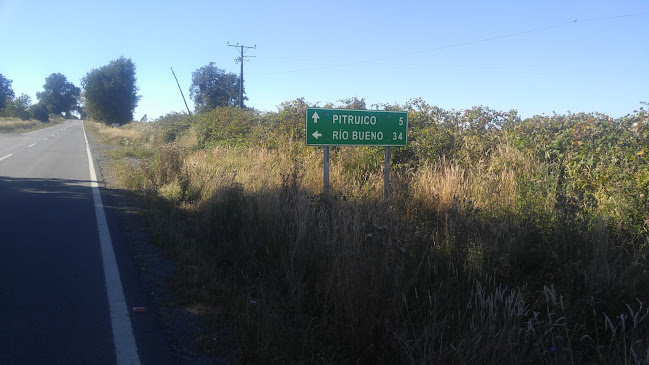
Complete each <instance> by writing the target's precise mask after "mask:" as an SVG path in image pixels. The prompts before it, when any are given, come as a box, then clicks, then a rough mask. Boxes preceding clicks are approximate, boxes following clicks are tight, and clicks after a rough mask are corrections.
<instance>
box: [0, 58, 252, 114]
mask: <svg viewBox="0 0 649 365" xmlns="http://www.w3.org/2000/svg"><path fill="white" fill-rule="evenodd" d="M136 81H137V78H136V67H135V64H134V63H133V61H132V60H131V59H130V58H125V57H120V58H118V59H116V60H113V61H111V62H110V63H108V64H107V65H104V66H101V67H99V68H95V69H92V70H91V71H90V72H88V73H87V74H86V75H85V76H84V77H83V78H82V79H81V88H79V87H77V86H75V85H74V84H73V83H72V82H70V81H68V80H67V78H66V77H65V75H63V74H61V73H52V74H51V75H49V76H48V77H47V78H45V84H43V91H40V92H38V93H37V94H36V97H37V99H38V101H37V102H36V103H33V104H32V100H31V98H30V97H29V95H26V94H21V95H19V96H16V95H15V93H14V91H13V88H12V83H13V80H10V79H8V78H6V77H5V76H4V75H2V74H0V117H14V118H20V119H24V120H27V119H37V120H40V121H42V122H49V118H50V116H52V115H54V116H61V117H65V118H71V117H72V116H73V115H77V116H78V117H79V118H81V119H85V118H90V119H92V120H97V121H102V122H104V123H108V124H112V123H118V124H125V123H128V122H130V121H132V120H133V112H134V111H135V108H136V107H137V105H138V102H139V100H140V98H141V96H140V95H138V94H137V92H138V87H137V85H136ZM239 83H240V80H239V77H237V75H236V74H234V73H226V72H225V71H224V70H222V69H220V68H218V67H216V65H215V64H214V63H213V62H210V63H209V64H207V65H205V66H203V67H200V68H198V69H197V70H196V71H194V72H193V73H192V85H191V87H190V88H189V92H190V97H191V98H192V100H193V101H194V110H195V111H196V112H206V111H210V110H213V109H214V108H216V107H220V106H236V105H239V99H240V96H239V87H240V86H239V85H240V84H239ZM244 93H245V90H244ZM243 99H244V101H245V100H247V99H248V98H247V97H245V96H244V97H243Z"/></svg>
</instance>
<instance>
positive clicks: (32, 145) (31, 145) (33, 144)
mask: <svg viewBox="0 0 649 365" xmlns="http://www.w3.org/2000/svg"><path fill="white" fill-rule="evenodd" d="M34 146H36V143H32V144H30V145H29V146H27V148H30V147H34Z"/></svg>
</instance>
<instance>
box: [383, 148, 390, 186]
mask: <svg viewBox="0 0 649 365" xmlns="http://www.w3.org/2000/svg"><path fill="white" fill-rule="evenodd" d="M389 189H390V146H387V147H385V167H383V198H387V197H388V194H389V193H390V192H389Z"/></svg>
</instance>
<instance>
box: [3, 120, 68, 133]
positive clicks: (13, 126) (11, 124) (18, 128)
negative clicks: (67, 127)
mask: <svg viewBox="0 0 649 365" xmlns="http://www.w3.org/2000/svg"><path fill="white" fill-rule="evenodd" d="M64 120H65V119H63V118H53V119H52V123H60V122H62V121H64ZM52 125H53V124H51V123H43V122H41V121H39V120H36V119H29V120H22V119H20V118H6V117H0V133H25V132H31V131H35V130H38V129H43V128H47V127H51V126H52Z"/></svg>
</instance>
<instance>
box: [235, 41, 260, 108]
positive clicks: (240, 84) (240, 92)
mask: <svg viewBox="0 0 649 365" xmlns="http://www.w3.org/2000/svg"><path fill="white" fill-rule="evenodd" d="M228 46H230V47H236V48H238V49H239V52H240V54H241V55H240V56H239V57H238V58H236V59H235V60H234V61H235V62H241V75H240V76H239V108H243V60H244V59H245V58H246V57H255V56H244V55H243V53H244V52H245V51H246V50H248V49H257V45H256V44H255V45H254V46H253V47H248V46H244V45H240V44H239V43H237V44H230V42H228Z"/></svg>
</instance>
